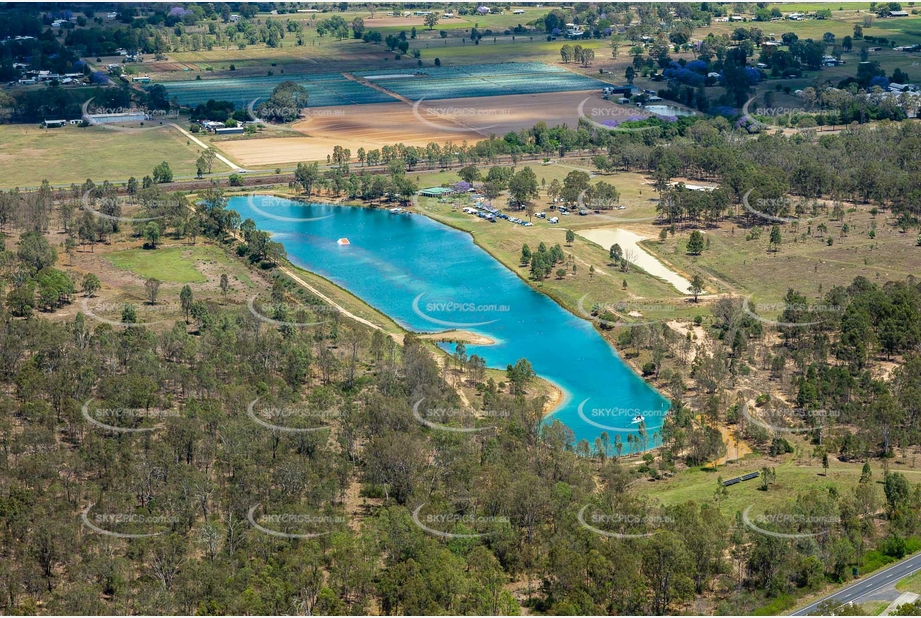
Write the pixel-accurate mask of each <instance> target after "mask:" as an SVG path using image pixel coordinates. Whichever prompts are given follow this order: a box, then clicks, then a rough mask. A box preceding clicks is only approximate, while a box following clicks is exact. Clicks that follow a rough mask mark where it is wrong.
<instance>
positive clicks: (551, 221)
mask: <svg viewBox="0 0 921 618" xmlns="http://www.w3.org/2000/svg"><path fill="white" fill-rule="evenodd" d="M547 221H549V222H550V223H559V222H560V220H559V218H558V217H550V218H549V219H547Z"/></svg>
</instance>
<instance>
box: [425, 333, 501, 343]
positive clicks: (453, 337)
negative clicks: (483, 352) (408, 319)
mask: <svg viewBox="0 0 921 618" xmlns="http://www.w3.org/2000/svg"><path fill="white" fill-rule="evenodd" d="M416 336H417V337H418V338H419V339H429V340H431V341H440V342H444V343H465V344H466V343H469V344H470V345H495V344H496V340H495V339H490V338H489V337H486V336H485V335H479V334H477V333H472V332H470V331H469V330H446V331H442V332H440V333H422V334H418V335H416Z"/></svg>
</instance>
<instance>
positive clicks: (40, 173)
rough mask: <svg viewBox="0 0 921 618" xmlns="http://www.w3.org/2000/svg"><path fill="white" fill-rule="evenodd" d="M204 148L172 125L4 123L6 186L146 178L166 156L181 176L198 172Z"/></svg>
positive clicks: (0, 145)
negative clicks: (130, 129) (125, 127)
mask: <svg viewBox="0 0 921 618" xmlns="http://www.w3.org/2000/svg"><path fill="white" fill-rule="evenodd" d="M200 150H201V149H200V148H198V147H197V146H195V144H194V143H193V144H189V145H187V143H186V138H185V137H183V136H182V135H181V134H180V133H179V132H178V131H176V130H175V129H172V128H169V127H164V128H162V129H156V130H150V131H139V132H136V133H123V132H119V131H112V130H108V129H103V128H95V127H87V128H82V127H77V126H70V125H68V126H66V127H64V128H61V129H41V128H39V127H38V126H36V125H23V124H15V125H0V168H2V169H3V174H2V175H0V187H34V186H38V185H40V184H41V182H42V180H44V179H47V180H48V181H49V182H50V183H51V184H68V183H72V182H74V183H82V182H84V181H86V179H87V178H92V179H93V181H94V182H96V183H102V181H103V180H111V181H113V182H116V181H124V180H127V179H128V178H129V177H130V176H134V177H136V178H138V179H140V178H143V177H144V176H147V175H149V174H151V172H152V171H153V168H154V167H155V166H156V165H157V164H159V163H160V162H161V161H168V162H169V164H170V168H172V170H173V173H174V174H175V175H176V176H183V175H185V176H192V175H194V174H195V160H196V159H197V158H198V155H199V151H200Z"/></svg>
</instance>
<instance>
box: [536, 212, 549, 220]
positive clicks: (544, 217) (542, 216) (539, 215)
mask: <svg viewBox="0 0 921 618" xmlns="http://www.w3.org/2000/svg"><path fill="white" fill-rule="evenodd" d="M536 216H537V218H538V219H546V218H547V213H545V212H539V213H537V214H536Z"/></svg>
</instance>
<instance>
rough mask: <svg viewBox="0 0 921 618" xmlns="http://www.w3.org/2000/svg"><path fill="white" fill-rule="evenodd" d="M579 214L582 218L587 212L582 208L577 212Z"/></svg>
mask: <svg viewBox="0 0 921 618" xmlns="http://www.w3.org/2000/svg"><path fill="white" fill-rule="evenodd" d="M579 214H580V215H582V216H583V217H584V216H585V215H587V214H588V211H587V210H585V209H584V208H583V209H582V210H580V211H579Z"/></svg>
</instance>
